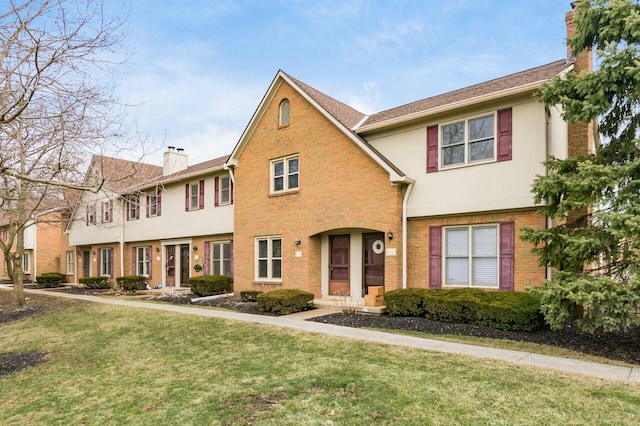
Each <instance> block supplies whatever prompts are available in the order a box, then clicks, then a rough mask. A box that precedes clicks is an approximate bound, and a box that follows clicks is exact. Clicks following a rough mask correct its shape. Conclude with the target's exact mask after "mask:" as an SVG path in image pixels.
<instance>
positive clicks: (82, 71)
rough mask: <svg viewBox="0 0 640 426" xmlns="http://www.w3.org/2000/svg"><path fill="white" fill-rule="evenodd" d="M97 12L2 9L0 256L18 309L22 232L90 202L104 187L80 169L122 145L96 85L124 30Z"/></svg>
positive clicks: (31, 6)
mask: <svg viewBox="0 0 640 426" xmlns="http://www.w3.org/2000/svg"><path fill="white" fill-rule="evenodd" d="M103 6H104V5H103V3H102V1H100V0H9V1H8V4H7V3H4V4H3V5H0V147H1V149H0V216H2V219H3V220H4V223H6V224H8V227H9V237H8V239H6V240H5V241H0V249H1V250H2V252H3V253H4V257H5V262H6V266H7V270H8V272H9V276H10V278H11V279H12V280H13V283H14V292H15V297H16V303H17V304H18V305H19V306H22V305H24V303H25V295H24V290H23V282H24V271H23V265H22V259H23V255H24V230H25V227H26V226H29V224H31V223H32V222H33V220H34V219H33V218H34V217H35V215H36V213H38V212H41V211H43V210H46V209H50V208H52V207H53V206H57V207H59V208H64V203H65V202H68V201H70V199H72V198H73V196H74V194H75V196H77V193H78V192H81V191H93V192H97V191H98V190H99V189H100V187H101V185H102V184H103V181H104V180H98V181H91V182H85V181H84V180H83V178H84V171H85V169H86V165H87V162H88V159H89V158H90V156H91V154H95V153H100V152H102V151H104V150H106V149H108V148H107V146H109V145H111V146H113V148H114V149H116V147H117V144H118V142H117V141H119V140H122V139H120V137H121V136H123V131H122V129H121V127H120V123H121V122H122V120H121V117H120V116H119V115H118V114H120V112H121V108H120V107H121V106H120V105H119V104H118V103H117V102H116V101H115V100H114V99H113V98H112V95H111V94H112V90H111V89H110V88H109V85H108V84H105V83H104V81H105V79H104V76H107V75H109V74H108V72H109V70H110V69H111V67H112V65H114V63H115V62H116V61H114V60H113V57H114V55H116V54H117V53H118V49H119V47H120V45H121V43H122V40H123V32H122V20H121V19H119V18H111V17H108V16H107V14H106V13H105V11H104V7H103ZM70 195H71V197H70Z"/></svg>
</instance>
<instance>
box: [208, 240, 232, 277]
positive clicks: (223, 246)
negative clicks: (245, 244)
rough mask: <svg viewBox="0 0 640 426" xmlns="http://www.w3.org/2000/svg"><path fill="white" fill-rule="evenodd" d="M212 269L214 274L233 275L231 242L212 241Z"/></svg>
mask: <svg viewBox="0 0 640 426" xmlns="http://www.w3.org/2000/svg"><path fill="white" fill-rule="evenodd" d="M211 253H212V256H211V271H212V273H213V275H226V276H228V277H230V276H231V243H230V242H223V243H211Z"/></svg>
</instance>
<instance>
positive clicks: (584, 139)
mask: <svg viewBox="0 0 640 426" xmlns="http://www.w3.org/2000/svg"><path fill="white" fill-rule="evenodd" d="M575 8H576V2H575V1H574V2H571V10H570V11H569V12H567V14H566V15H565V18H564V20H565V22H566V24H567V39H569V38H570V37H573V36H574V35H575V32H576V25H575V23H574V22H573V16H574V15H575V13H576V11H575ZM567 63H573V71H572V72H574V73H576V74H579V73H581V72H592V71H593V54H592V52H591V49H586V50H583V51H582V52H579V53H578V55H577V56H575V57H574V56H573V55H572V54H571V49H570V48H569V45H568V43H567ZM567 131H568V134H567V144H568V145H567V154H568V155H569V157H576V156H579V155H581V156H587V155H591V154H593V153H594V152H595V138H594V125H593V123H585V122H577V123H573V124H568V129H567Z"/></svg>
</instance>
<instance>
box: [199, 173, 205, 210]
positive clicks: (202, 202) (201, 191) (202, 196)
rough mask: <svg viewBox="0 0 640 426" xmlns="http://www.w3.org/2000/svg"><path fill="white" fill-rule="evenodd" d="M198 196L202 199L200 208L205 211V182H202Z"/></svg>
mask: <svg viewBox="0 0 640 426" xmlns="http://www.w3.org/2000/svg"><path fill="white" fill-rule="evenodd" d="M198 195H199V196H198V198H199V199H200V205H199V206H198V208H200V209H204V180H201V181H200V193H199V194H198Z"/></svg>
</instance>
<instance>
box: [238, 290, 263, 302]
mask: <svg viewBox="0 0 640 426" xmlns="http://www.w3.org/2000/svg"><path fill="white" fill-rule="evenodd" d="M259 294H262V292H261V291H258V290H243V291H241V292H240V299H242V301H243V302H257V301H258V295H259Z"/></svg>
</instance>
